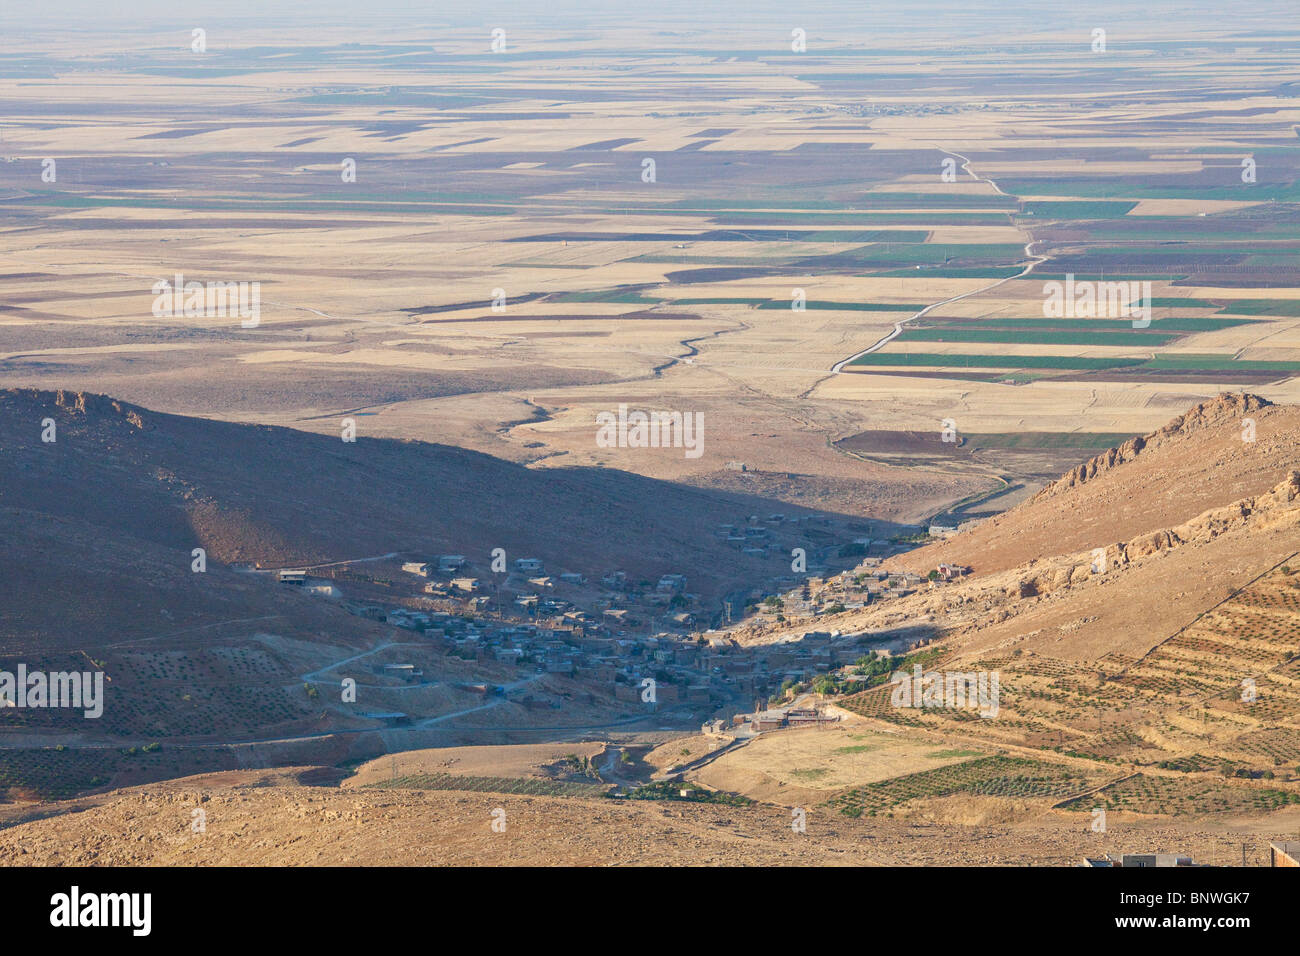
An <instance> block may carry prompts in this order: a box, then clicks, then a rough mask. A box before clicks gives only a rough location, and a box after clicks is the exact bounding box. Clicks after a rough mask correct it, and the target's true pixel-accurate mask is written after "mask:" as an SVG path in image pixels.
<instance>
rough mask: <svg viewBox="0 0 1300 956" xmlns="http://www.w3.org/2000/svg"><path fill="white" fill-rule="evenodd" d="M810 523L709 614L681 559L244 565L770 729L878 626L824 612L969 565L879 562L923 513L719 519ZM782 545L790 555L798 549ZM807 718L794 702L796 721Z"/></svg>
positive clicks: (373, 613)
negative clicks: (732, 709) (782, 568)
mask: <svg viewBox="0 0 1300 956" xmlns="http://www.w3.org/2000/svg"><path fill="white" fill-rule="evenodd" d="M800 523H803V524H804V525H805V526H804V527H801V528H800V529H799V534H798V539H799V540H801V541H817V540H819V539H820V540H822V541H823V542H824V543H823V544H822V545H821V546H820V547H817V548H815V549H814V550H813V553H811V554H808V555H807V559H806V560H807V562H808V563H807V564H806V566H805V567H804V569H803V570H804V573H802V574H800V573H796V572H792V573H786V574H779V575H775V576H773V577H772V578H771V579H770V582H771V586H770V587H768V588H766V589H764V588H755V589H750V590H748V591H745V592H743V593H737V594H733V595H730V596H729V599H728V600H726V601H724V602H723V607H722V609H721V610H720V611H718V610H715V611H713V612H712V613H704V612H702V611H701V609H700V601H699V597H698V595H696V594H694V593H692V592H691V591H690V590H689V581H688V579H687V576H686V575H685V574H684V573H682V572H680V571H670V572H667V573H664V574H662V575H660V576H659V577H658V578H657V579H651V580H640V581H634V580H632V579H631V578H630V577H629V576H628V575H627V574H626V573H625V572H624V571H622V570H609V571H606V572H604V573H603V574H600V575H599V576H597V577H595V578H594V579H593V578H589V577H588V576H587V575H586V574H584V573H580V572H577V571H571V570H562V571H560V572H559V573H551V572H550V571H548V569H547V567H546V564H545V562H544V561H543V560H542V559H540V558H536V557H527V556H525V557H519V558H515V559H514V560H513V561H511V562H509V564H506V562H505V559H504V556H501V557H500V558H499V559H496V560H497V561H498V562H499V563H497V564H496V565H495V568H496V569H495V570H486V571H485V572H480V571H479V570H478V569H477V568H476V567H475V566H474V564H473V563H472V562H471V561H470V560H469V559H468V558H467V556H466V555H464V554H440V555H434V556H429V557H424V558H411V559H407V560H402V559H399V558H394V559H393V560H391V561H387V562H378V563H376V562H370V563H360V562H356V563H352V564H333V565H329V566H323V567H321V568H319V569H317V570H312V569H307V568H286V569H275V570H270V569H263V568H260V567H257V566H248V565H245V566H242V567H240V568H239V570H244V571H247V572H250V573H260V574H267V575H274V577H275V579H276V580H277V581H278V582H279V583H280V584H281V585H282V586H286V587H294V588H300V589H302V591H303V592H304V593H306V594H311V595H315V596H318V597H322V598H327V599H331V600H334V601H337V602H339V604H340V606H341V607H343V608H344V609H346V610H347V611H348V612H349V613H351V614H354V615H357V616H359V617H364V618H368V619H370V620H374V621H379V622H384V623H387V624H389V625H391V626H393V627H397V628H402V629H404V630H407V631H411V632H415V633H418V634H420V635H422V636H423V637H424V638H427V639H428V640H429V641H430V642H431V643H432V644H433V645H434V646H436V647H439V648H440V649H441V650H442V651H443V652H444V653H447V654H449V655H452V656H455V657H459V658H461V659H463V660H467V661H479V662H484V661H491V662H495V663H497V664H508V665H512V666H513V667H515V668H517V669H519V670H520V672H521V673H533V674H555V675H559V676H563V677H569V678H573V679H576V680H581V681H583V682H584V683H586V684H588V685H589V686H591V687H592V689H593V690H595V691H597V692H600V691H601V690H602V689H603V690H604V691H605V692H607V693H609V694H610V695H611V696H612V698H613V699H614V700H615V701H624V702H627V703H629V704H637V703H645V702H646V701H647V696H646V687H647V686H648V685H647V682H648V681H649V682H653V688H654V690H653V695H651V697H650V700H651V701H652V702H653V704H654V706H655V708H656V709H659V708H664V709H677V710H682V711H690V712H692V713H712V712H715V711H716V710H718V709H719V708H725V707H729V706H735V705H738V704H743V705H747V704H748V703H749V702H753V703H754V704H755V706H754V712H753V714H754V716H753V723H752V727H750V728H747V729H752V730H754V731H759V730H764V729H771V728H773V727H775V726H788V725H790V723H791V720H790V718H789V716H788V714H786V712H785V711H782V712H781V713H782V714H783V715H784V716H782V717H781V718H780V719H779V720H778V718H777V717H775V716H773V715H774V714H775V713H776V711H771V712H768V710H767V704H766V703H765V702H768V703H771V704H776V703H777V702H779V701H780V700H781V698H782V696H783V695H784V694H785V693H786V692H787V691H788V690H789V689H790V688H797V687H799V686H801V685H803V684H805V683H806V682H808V681H810V680H812V679H813V678H814V677H816V676H818V675H825V674H828V673H831V672H834V671H836V670H837V669H840V668H845V667H847V666H849V665H851V664H853V663H854V662H855V661H857V660H859V659H860V658H862V657H863V656H864V654H866V653H867V651H868V649H869V645H870V644H871V643H873V641H874V640H875V639H876V637H877V636H875V635H867V634H842V633H841V632H840V631H839V630H837V629H832V628H826V629H819V628H816V627H815V624H816V620H817V619H818V618H820V617H823V616H826V615H833V614H836V613H839V612H842V611H845V610H851V609H854V608H862V607H865V606H867V605H868V604H870V603H873V602H878V601H888V600H893V599H897V598H899V597H903V596H905V595H907V594H911V593H914V592H915V591H916V590H917V589H918V588H922V587H935V586H936V585H938V584H942V583H943V582H946V581H949V580H952V579H954V578H956V577H959V576H960V575H961V574H962V573H964V572H965V571H966V569H964V568H958V567H954V566H948V565H940V566H939V567H938V568H936V569H935V570H933V571H932V572H930V574H929V575H927V576H922V575H918V574H913V573H901V572H890V571H887V570H886V569H885V568H884V567H883V566H882V563H883V562H884V561H886V560H887V558H888V557H890V556H891V555H895V554H899V553H902V552H904V551H907V550H909V549H910V548H912V547H915V546H916V545H915V541H916V540H917V539H924V538H925V537H926V529H925V528H923V527H920V526H904V527H902V528H900V527H899V526H896V525H895V526H890V532H891V536H890V537H873V536H871V534H866V535H856V536H854V537H853V538H852V539H851V540H848V541H845V540H844V538H843V537H841V538H840V543H838V544H837V543H834V537H835V536H834V534H833V533H832V532H831V530H830V529H829V528H827V527H826V526H827V525H828V524H829V521H828V519H820V518H803V519H794V518H791V519H787V518H786V516H784V515H781V514H773V515H770V516H768V517H767V518H766V519H762V520H760V519H759V518H758V517H751V518H749V520H748V521H746V522H742V523H737V524H727V525H721V526H719V527H718V528H717V529H716V532H715V533H716V534H718V536H719V537H721V538H723V539H724V540H726V541H727V542H729V543H731V544H733V545H734V546H735V547H737V548H738V549H739V550H741V551H742V553H746V554H752V555H754V556H755V557H765V556H767V555H768V554H769V553H770V552H771V551H772V550H773V549H775V548H777V547H778V545H777V544H776V542H775V541H774V539H775V538H776V537H777V534H776V531H777V530H778V529H781V530H789V529H790V528H791V527H792V526H797V525H799V524H800ZM818 524H820V525H821V527H817V525H818ZM810 525H811V526H812V527H809V526H810ZM866 530H867V531H868V532H870V531H871V530H872V529H871V528H870V527H868V528H867V529H866ZM819 532H820V533H819ZM945 533H950V532H949V529H948V528H946V527H942V526H934V527H931V528H930V529H929V534H930V535H931V536H938V535H941V534H945ZM779 547H780V548H781V554H782V557H783V559H784V557H785V556H787V555H789V554H790V553H791V549H789V548H785V547H784V546H783V545H781V546H779ZM836 560H838V561H839V562H840V563H841V564H846V563H848V564H854V565H855V567H854V568H853V569H851V570H844V571H840V572H837V573H828V572H827V571H826V565H827V563H829V562H831V561H836ZM801 620H807V621H808V622H809V625H810V629H808V630H806V631H802V632H801V633H799V635H798V637H797V638H795V639H787V640H784V641H782V642H778V643H771V644H759V645H749V646H746V647H743V648H742V647H741V645H740V644H739V643H738V642H737V641H736V640H735V639H734V638H733V637H732V636H731V635H730V634H729V628H731V627H732V626H735V625H738V624H740V623H742V622H753V621H771V622H773V623H779V624H780V625H781V626H783V627H786V628H788V627H790V626H791V625H796V628H797V622H798V621H801ZM403 667H404V668H405V669H403ZM386 674H387V676H390V677H398V678H405V679H408V680H415V679H416V678H418V677H419V676H420V672H419V671H418V669H416V668H415V667H414V665H392V664H389V665H386ZM765 713H766V716H765V717H764V716H762V715H763V714H765ZM746 719H747V720H748V719H749V718H748V717H747V718H746ZM801 719H803V718H801V717H800V716H799V715H798V714H795V716H794V721H793V722H794V723H796V724H797V723H799V722H800V720H801ZM738 726H739V725H738ZM742 729H746V728H742Z"/></svg>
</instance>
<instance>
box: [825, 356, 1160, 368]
mask: <svg viewBox="0 0 1300 956" xmlns="http://www.w3.org/2000/svg"><path fill="white" fill-rule="evenodd" d="M1145 361H1146V360H1145V359H1141V358H1082V357H1079V356H1073V355H1070V356H1067V355H969V354H957V355H938V354H935V353H926V352H898V353H886V352H873V353H872V354H870V355H863V356H861V357H859V358H857V359H854V360H853V362H852V363H850V364H852V365H903V366H913V365H914V366H918V367H930V368H1005V369H1018V368H1056V369H1067V370H1071V369H1077V370H1083V371H1098V370H1101V369H1109V368H1126V367H1128V366H1133V365H1141V364H1143V362H1145Z"/></svg>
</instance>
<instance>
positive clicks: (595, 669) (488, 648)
mask: <svg viewBox="0 0 1300 956" xmlns="http://www.w3.org/2000/svg"><path fill="white" fill-rule="evenodd" d="M464 567H465V562H464V559H463V558H462V557H461V556H460V555H444V556H442V557H440V558H438V559H437V560H435V561H427V562H419V563H411V564H410V565H409V566H408V567H407V568H406V570H407V571H408V572H409V573H413V574H418V575H421V576H424V575H428V574H437V573H438V572H439V571H441V573H442V574H443V575H444V576H445V575H458V574H460V573H461V572H462V570H463V569H464ZM515 567H516V573H517V574H527V573H530V572H537V571H540V570H542V568H541V566H540V562H538V563H537V564H534V563H532V562H531V561H529V559H520V560H519V562H517V563H516V566H515ZM280 574H281V578H282V580H284V581H285V583H288V584H298V585H299V586H306V585H305V584H303V583H302V582H307V583H310V581H311V579H310V578H307V577H305V576H303V575H301V574H300V573H297V572H281V573H280ZM452 580H455V578H454V577H453V578H452ZM573 583H575V584H576V583H579V582H577V581H574V582H573ZM602 584H603V586H605V587H607V588H612V589H616V590H617V589H623V588H627V587H628V583H627V579H626V575H625V574H623V573H622V572H612V573H611V574H609V575H606V576H605V577H604V579H603V581H602ZM686 585H687V581H686V578H685V577H684V576H683V575H681V574H666V575H663V576H662V577H661V578H660V579H659V581H658V582H657V583H656V584H655V585H654V589H653V593H652V594H651V595H642V596H641V599H642V600H644V601H645V602H646V605H647V606H653V604H654V603H658V604H659V605H661V606H662V605H664V604H670V603H672V598H674V597H677V596H682V597H684V598H686ZM665 599H666V600H665ZM343 606H344V607H345V608H346V609H347V610H348V611H350V612H351V613H353V614H356V615H359V616H362V617H366V618H370V619H373V620H377V621H384V622H387V623H388V624H391V625H393V626H395V627H400V628H404V629H406V630H410V631H413V632H417V633H420V634H422V635H423V636H424V637H426V638H428V639H430V641H431V642H436V643H437V644H440V645H441V646H442V648H443V649H444V650H445V651H446V652H447V653H450V654H454V655H456V656H458V657H461V658H463V659H466V660H475V661H493V662H496V663H505V664H513V665H515V666H517V667H519V668H521V669H523V668H527V669H528V671H529V672H541V673H551V674H559V675H563V676H568V677H573V678H576V679H579V680H582V681H584V682H586V683H589V684H591V685H594V686H597V687H599V686H601V685H603V686H605V687H607V688H608V689H609V690H610V691H611V692H612V695H613V697H614V698H615V699H616V700H621V701H626V702H628V703H644V702H645V686H644V684H643V681H644V680H645V679H646V678H650V679H652V680H654V682H655V687H654V702H655V704H656V706H660V707H675V706H682V705H685V706H687V707H689V708H691V709H697V708H698V709H705V708H711V707H715V706H718V705H720V704H723V703H729V702H734V701H736V700H752V699H754V698H766V697H767V696H768V695H770V694H772V693H773V692H775V691H777V690H778V689H779V688H780V687H781V686H782V685H783V684H787V683H790V682H802V681H805V680H808V679H809V678H811V677H813V676H815V675H817V674H824V673H827V672H828V671H831V670H833V669H834V668H836V667H839V666H842V665H845V664H848V663H851V662H852V661H854V660H857V659H858V658H859V657H861V656H862V654H863V653H864V650H863V648H862V647H861V646H860V645H859V643H858V642H857V641H856V640H854V639H852V638H849V637H845V636H843V635H840V634H839V633H838V632H830V631H810V632H808V633H806V634H804V635H803V637H802V639H800V640H799V641H798V642H795V643H787V644H776V645H772V646H769V647H762V648H749V649H745V650H741V649H740V648H739V647H738V646H737V645H736V644H735V643H734V642H733V641H731V640H730V639H729V638H727V637H726V636H725V635H722V634H712V633H704V634H700V633H698V632H687V633H675V632H670V631H660V632H657V633H648V632H647V633H645V634H630V633H628V632H627V631H624V630H622V626H623V625H626V624H628V623H629V622H628V618H627V617H626V616H625V609H613V610H614V614H613V615H611V614H610V611H609V610H607V611H606V612H605V613H604V614H603V615H601V616H599V617H597V616H595V615H592V614H590V613H588V612H586V611H580V610H572V609H568V608H569V607H570V605H569V602H566V601H559V600H555V599H546V600H544V601H539V602H538V606H537V612H538V613H537V615H536V616H535V617H532V618H531V619H522V620H521V619H508V618H503V617H500V616H496V617H491V618H490V617H489V616H487V615H485V614H480V613H474V611H473V610H469V611H459V612H453V611H441V610H423V609H412V608H409V607H401V606H386V605H385V604H379V603H372V604H366V603H357V602H350V601H349V602H344V605H343ZM666 617H667V619H668V620H673V619H674V618H675V617H676V615H667V616H666ZM381 666H382V667H383V668H384V672H385V673H386V674H388V675H389V676H394V677H398V678H407V679H412V680H413V679H415V678H416V677H419V676H420V672H419V671H418V669H416V668H415V667H414V666H413V665H391V664H386V665H381Z"/></svg>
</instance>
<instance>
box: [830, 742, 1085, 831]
mask: <svg viewBox="0 0 1300 956" xmlns="http://www.w3.org/2000/svg"><path fill="white" fill-rule="evenodd" d="M1102 779H1104V778H1103V777H1099V776H1097V775H1090V774H1086V773H1084V772H1082V771H1079V770H1075V769H1073V768H1071V767H1066V766H1062V765H1059V764H1051V763H1046V762H1043V761H1037V760H1027V759H1024V758H1021V757H1005V756H1001V755H997V756H992V757H984V758H981V759H979V760H970V761H967V762H965V763H959V764H952V765H950V766H947V767H939V768H937V769H935V770H926V771H922V772H921V773H914V774H909V775H907V776H903V777H894V778H893V779H891V780H883V781H880V782H877V783H870V784H867V785H866V786H865V787H859V788H856V789H853V790H849V791H847V792H845V793H842V794H839V795H838V796H836V797H834V798H833V799H831V800H828V801H827V804H826V805H827V806H830V807H834V808H836V809H838V810H839V811H840V812H841V813H843V814H845V815H846V816H850V817H857V816H862V815H863V814H865V815H867V816H876V815H877V814H880V813H885V812H887V811H889V810H891V809H894V808H896V807H900V806H902V805H904V804H906V803H907V802H908V801H910V800H917V799H922V798H926V797H948V796H953V795H956V794H963V795H968V796H995V797H1010V798H1018V799H1035V798H1045V797H1057V798H1059V797H1063V796H1066V795H1068V794H1071V793H1077V792H1079V791H1081V790H1086V789H1088V788H1089V787H1091V786H1095V785H1096V784H1097V783H1099V782H1100V781H1101V780H1102Z"/></svg>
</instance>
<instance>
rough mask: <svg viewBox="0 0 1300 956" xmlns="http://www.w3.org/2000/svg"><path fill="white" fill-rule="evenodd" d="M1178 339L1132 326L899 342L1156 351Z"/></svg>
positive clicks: (951, 334)
mask: <svg viewBox="0 0 1300 956" xmlns="http://www.w3.org/2000/svg"><path fill="white" fill-rule="evenodd" d="M1176 338H1178V336H1177V335H1173V334H1163V333H1159V332H1148V331H1146V330H1145V329H1134V328H1132V327H1131V326H1130V328H1129V330H1128V331H1127V332H1120V331H1114V332H1078V331H1073V332H1071V331H1056V330H1052V329H965V328H962V327H961V326H958V325H945V326H943V327H941V328H937V329H906V330H904V331H903V333H902V334H901V335H899V336H898V338H897V339H896V340H895V341H897V342H1004V343H1012V344H1022V345H1115V346H1120V347H1125V348H1133V347H1140V348H1146V347H1147V346H1151V347H1153V348H1156V347H1159V346H1161V345H1167V344H1169V343H1170V342H1172V341H1173V340H1174V339H1176Z"/></svg>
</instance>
